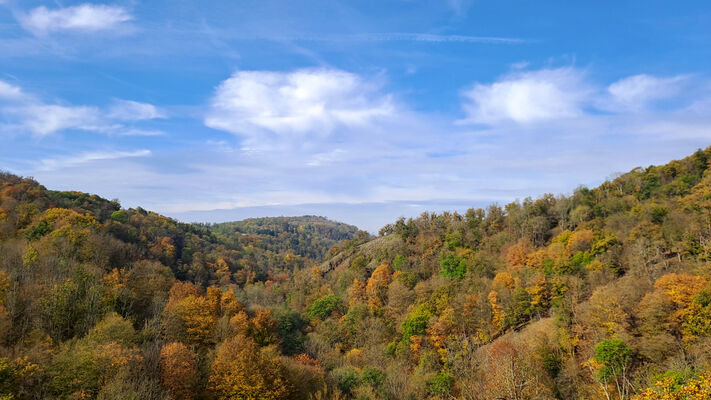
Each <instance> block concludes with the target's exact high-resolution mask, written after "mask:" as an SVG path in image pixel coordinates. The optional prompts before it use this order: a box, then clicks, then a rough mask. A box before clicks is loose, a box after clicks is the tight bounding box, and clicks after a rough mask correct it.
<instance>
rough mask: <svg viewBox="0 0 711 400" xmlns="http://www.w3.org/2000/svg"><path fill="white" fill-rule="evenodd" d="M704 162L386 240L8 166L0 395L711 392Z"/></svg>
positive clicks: (397, 231) (1, 202) (477, 213)
mask: <svg viewBox="0 0 711 400" xmlns="http://www.w3.org/2000/svg"><path fill="white" fill-rule="evenodd" d="M710 161H711V148H708V149H706V150H699V151H698V152H696V153H694V154H692V155H691V156H689V157H687V158H684V159H682V160H678V161H672V162H670V163H669V164H666V165H663V166H653V167H648V168H638V169H635V170H633V171H631V172H629V173H627V174H624V175H621V176H619V177H617V178H615V179H613V180H610V181H607V182H605V183H603V184H602V185H600V186H599V187H597V188H594V189H587V188H579V189H577V190H575V192H574V193H573V194H572V195H570V196H554V195H545V196H543V197H541V198H539V199H524V200H522V201H517V202H514V203H511V204H507V205H505V206H498V205H492V206H490V207H488V208H487V209H470V210H468V211H467V212H466V213H464V214H463V215H461V214H458V213H442V214H433V213H425V214H423V215H421V216H420V217H418V218H414V219H407V220H406V219H400V220H398V221H395V222H394V223H393V224H391V225H387V226H386V227H384V228H383V229H382V231H381V233H380V235H379V236H378V237H376V238H372V237H370V235H368V234H367V233H365V232H358V233H355V234H354V232H353V229H352V228H351V227H347V226H342V225H338V224H331V223H328V222H325V221H323V220H320V219H318V218H314V217H305V218H302V219H297V220H288V219H287V220H281V219H264V220H248V221H242V222H238V223H228V224H219V225H214V226H203V225H188V224H181V223H178V222H176V221H174V220H172V219H169V218H165V217H162V216H160V215H157V214H155V213H151V212H147V211H145V210H143V209H140V208H138V209H132V210H123V209H120V206H119V204H118V203H116V202H111V201H107V200H104V199H101V198H99V197H97V196H90V195H86V194H83V193H77V192H54V191H48V190H46V189H45V188H44V187H42V186H41V185H39V184H38V183H37V182H35V181H33V180H31V179H23V178H19V177H16V176H12V175H8V174H4V175H0V345H1V346H0V399H54V398H61V399H79V398H97V399H244V398H250V399H452V398H454V399H482V400H483V399H487V400H488V399H504V398H505V399H632V398H634V399H635V400H644V399H706V398H711V283H710V282H711V170H710V167H711V164H710ZM341 234H347V235H350V236H349V239H348V240H345V241H341V242H338V243H336V244H335V245H334V246H333V247H332V248H331V249H330V250H329V251H328V252H327V254H326V256H325V258H324V260H325V261H323V262H319V263H316V262H315V260H314V259H313V258H310V257H309V256H313V255H320V254H323V248H325V246H326V243H327V242H329V241H335V240H337V239H339V238H340V237H341V236H339V235H341ZM285 243H286V245H285ZM307 244H308V245H307ZM309 246H313V248H310V247H309ZM317 249H318V250H317ZM298 252H301V254H303V255H299V254H298Z"/></svg>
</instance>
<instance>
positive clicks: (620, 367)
mask: <svg viewBox="0 0 711 400" xmlns="http://www.w3.org/2000/svg"><path fill="white" fill-rule="evenodd" d="M633 355H634V352H633V351H632V348H631V347H630V346H629V345H627V343H625V342H624V341H623V340H621V339H607V340H603V341H602V342H600V343H598V344H597V346H595V359H594V361H595V362H596V363H597V365H598V366H599V368H598V371H597V374H596V378H597V379H598V381H599V382H600V384H601V386H602V388H603V391H604V392H605V395H606V396H607V398H608V399H609V398H610V394H609V392H608V390H607V385H608V384H609V383H614V385H615V389H616V393H617V394H618V396H619V399H620V400H623V399H626V398H627V397H628V395H629V393H630V390H631V389H633V387H632V383H631V382H630V381H629V367H630V363H631V362H632V357H633Z"/></svg>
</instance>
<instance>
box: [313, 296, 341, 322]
mask: <svg viewBox="0 0 711 400" xmlns="http://www.w3.org/2000/svg"><path fill="white" fill-rule="evenodd" d="M340 306H341V299H340V298H338V296H336V295H335V294H327V295H325V296H323V297H321V298H320V299H318V300H316V301H314V303H313V304H311V307H309V318H314V317H318V318H321V319H324V318H326V317H328V316H329V315H331V313H332V312H333V311H335V310H337V309H338V308H339V307H340Z"/></svg>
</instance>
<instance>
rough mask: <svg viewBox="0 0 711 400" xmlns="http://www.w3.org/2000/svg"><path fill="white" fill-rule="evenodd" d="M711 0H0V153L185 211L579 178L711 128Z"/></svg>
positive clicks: (298, 206)
mask: <svg viewBox="0 0 711 400" xmlns="http://www.w3.org/2000/svg"><path fill="white" fill-rule="evenodd" d="M710 21H711V3H709V2H708V1H685V2H675V3H672V2H668V1H658V0H644V1H642V0H630V1H623V2H620V1H596V2H571V1H563V0H559V1H538V2H531V1H523V0H520V1H512V0H497V1H493V0H447V1H444V0H437V1H434V0H432V1H429V0H422V1H417V0H382V1H372V0H353V1H340V0H289V1H285V0H282V1H275V0H240V1H231V0H230V1H228V0H215V1H210V2H209V3H206V2H203V1H197V0H191V1H188V0H170V1H169V0H151V1H138V0H116V1H111V2H104V1H98V0H96V1H93V2H87V1H68V0H61V1H60V0H56V1H34V0H21V1H20V0H0V170H6V171H10V172H13V173H16V174H19V175H23V176H33V177H35V178H36V179H37V180H39V181H40V182H41V183H43V184H44V185H45V186H47V187H48V188H50V189H59V190H70V189H71V190H81V191H85V192H91V193H98V194H100V195H102V196H104V197H107V198H118V199H119V200H120V201H121V203H122V204H123V205H124V206H125V207H136V206H142V207H144V208H147V209H151V210H155V211H157V212H160V213H164V214H166V215H169V216H172V217H175V218H178V219H180V220H184V221H209V222H216V221H224V220H234V219H241V218H246V217H255V216H269V215H301V214H317V215H325V216H327V217H330V218H333V219H338V220H341V221H344V222H348V223H352V224H355V225H357V226H359V227H361V228H363V229H367V230H370V231H373V232H377V230H378V228H379V227H381V226H383V225H385V224H387V223H390V222H392V221H394V220H395V219H396V218H398V217H400V216H405V217H410V216H416V215H418V214H420V213H421V212H423V211H425V210H429V211H442V210H465V209H467V208H469V207H472V206H484V205H486V204H489V203H492V202H498V203H506V202H510V201H513V200H515V199H522V198H524V197H527V196H532V197H536V196H539V195H541V194H543V193H556V194H563V193H570V192H572V190H574V189H575V188H576V187H577V186H578V185H587V186H594V185H597V184H599V183H600V182H602V181H603V180H605V179H606V178H608V177H611V176H614V174H616V173H619V172H624V171H628V170H630V169H632V168H635V167H637V166H647V165H650V164H657V163H664V162H666V161H668V160H671V159H675V158H680V157H683V156H686V155H688V154H690V153H692V152H693V151H694V150H696V149H697V148H701V147H706V146H709V145H711V23H710Z"/></svg>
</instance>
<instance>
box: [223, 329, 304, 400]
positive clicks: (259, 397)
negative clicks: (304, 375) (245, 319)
mask: <svg viewBox="0 0 711 400" xmlns="http://www.w3.org/2000/svg"><path fill="white" fill-rule="evenodd" d="M210 386H211V388H212V390H213V391H214V392H215V394H216V395H217V397H218V398H219V399H233V400H281V399H288V398H289V395H290V394H291V392H292V391H293V387H292V385H291V383H290V382H289V380H288V378H287V377H286V374H285V369H284V366H283V365H282V364H281V362H280V360H279V359H278V358H276V357H271V356H270V355H269V354H265V353H264V352H263V351H260V349H259V348H258V347H257V346H256V345H255V344H254V342H253V341H251V340H250V339H249V338H246V337H244V336H241V335H239V336H235V337H234V338H231V339H228V340H226V341H225V342H224V343H222V344H221V345H220V346H219V347H218V348H217V354H216V356H215V362H214V363H213V364H212V375H211V376H210Z"/></svg>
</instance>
